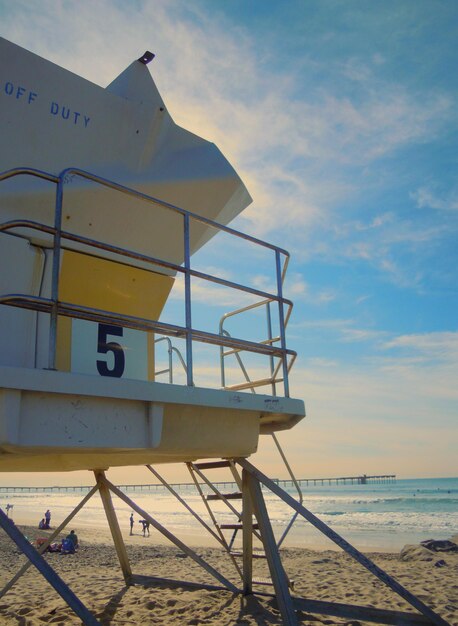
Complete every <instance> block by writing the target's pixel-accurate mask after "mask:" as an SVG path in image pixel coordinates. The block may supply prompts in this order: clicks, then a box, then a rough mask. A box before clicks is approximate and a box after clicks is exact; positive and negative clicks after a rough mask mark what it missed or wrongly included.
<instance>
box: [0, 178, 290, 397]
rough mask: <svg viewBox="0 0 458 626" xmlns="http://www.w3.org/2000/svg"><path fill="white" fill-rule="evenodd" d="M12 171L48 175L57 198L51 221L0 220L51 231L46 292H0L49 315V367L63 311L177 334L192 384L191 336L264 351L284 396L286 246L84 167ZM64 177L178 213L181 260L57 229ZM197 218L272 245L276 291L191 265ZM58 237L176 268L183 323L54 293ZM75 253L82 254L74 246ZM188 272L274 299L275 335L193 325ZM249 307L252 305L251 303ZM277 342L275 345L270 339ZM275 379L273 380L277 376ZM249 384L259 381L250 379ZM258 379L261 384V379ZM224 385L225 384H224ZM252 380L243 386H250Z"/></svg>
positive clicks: (12, 302) (13, 227)
mask: <svg viewBox="0 0 458 626" xmlns="http://www.w3.org/2000/svg"><path fill="white" fill-rule="evenodd" d="M17 176H33V177H37V178H41V179H44V180H47V181H49V182H51V183H54V184H55V185H56V200H55V210H54V225H53V226H50V225H49V224H43V223H40V222H35V221H33V220H25V219H16V220H10V221H8V222H5V223H3V224H0V232H12V231H15V233H14V234H16V235H19V236H21V237H24V238H26V239H29V237H26V236H25V235H24V234H23V233H22V234H21V233H20V232H19V229H24V228H25V229H32V230H35V231H41V232H44V233H47V234H48V235H50V236H51V237H52V252H53V258H52V281H51V297H50V298H45V297H42V296H32V295H29V294H24V293H9V294H1V295H0V304H4V305H9V306H16V307H21V308H25V309H32V310H35V311H39V312H45V313H49V315H50V331H49V353H48V367H49V369H55V368H56V350H57V326H58V318H59V316H67V317H71V318H78V319H85V320H89V321H94V322H98V323H109V324H113V325H117V326H122V327H127V328H133V329H138V330H143V331H154V332H155V333H159V334H161V335H164V336H166V337H180V338H183V339H184V340H185V343H186V359H185V361H183V365H184V366H185V371H186V381H187V385H189V386H192V385H194V371H193V347H192V344H193V341H197V342H202V343H208V344H213V345H216V346H219V347H220V348H222V349H224V350H229V351H232V352H234V354H235V353H237V354H239V353H241V352H242V351H246V352H250V353H255V354H262V355H266V356H267V357H268V358H269V359H270V362H271V363H273V362H274V359H278V365H277V368H276V369H274V370H272V371H273V373H275V376H274V377H272V376H271V379H269V384H272V378H276V377H277V374H278V372H279V371H280V369H281V370H282V377H281V381H282V382H283V386H284V395H285V396H289V383H288V373H289V370H290V368H291V366H292V364H293V362H294V360H295V358H296V353H295V352H294V351H293V350H290V349H288V348H287V347H286V338H285V324H286V322H287V319H288V318H289V316H290V314H291V309H292V306H293V305H292V302H291V301H290V300H288V299H286V298H284V297H283V279H284V274H285V271H286V268H287V265H288V260H289V254H288V252H287V251H286V250H284V249H282V248H279V247H277V246H274V245H272V244H269V243H267V242H264V241H261V240H260V239H257V238H255V237H252V236H250V235H247V234H245V233H241V232H239V231H237V230H235V229H233V228H230V227H228V226H224V225H222V224H218V223H217V222H214V221H212V220H210V219H208V218H205V217H203V216H200V215H197V214H195V213H191V212H189V211H186V210H184V209H181V208H179V207H176V206H174V205H172V204H170V203H167V202H164V201H162V200H159V199H157V198H154V197H153V196H148V195H147V194H145V193H142V192H139V191H136V190H134V189H131V188H129V187H126V186H123V185H120V184H118V183H115V182H113V181H110V180H107V179H105V178H101V177H99V176H95V175H93V174H90V173H89V172H85V171H84V170H80V169H75V168H68V169H65V170H63V171H62V172H61V173H60V174H59V176H54V175H52V174H49V173H47V172H43V171H40V170H36V169H30V168H16V169H12V170H8V171H6V172H3V173H0V182H1V181H5V180H7V179H11V178H13V177H17ZM69 177H71V178H72V179H74V178H75V177H79V178H82V179H84V180H87V181H91V182H93V183H96V184H98V185H101V186H103V187H105V188H108V189H112V190H115V191H117V192H119V193H121V194H125V195H126V196H130V197H134V198H135V199H137V200H141V201H144V202H147V203H150V204H153V205H156V206H160V207H162V208H164V209H167V210H169V211H171V212H174V213H175V214H177V215H180V216H181V217H182V220H183V253H184V262H183V264H182V265H179V264H176V263H172V262H170V261H166V260H164V259H160V258H156V257H153V256H150V255H146V254H142V253H139V252H135V251H133V250H129V249H127V248H122V247H120V246H115V245H111V244H108V243H104V242H102V241H98V240H96V239H91V238H88V237H85V236H82V235H78V234H76V233H73V232H69V231H66V230H63V229H62V207H63V196H64V185H65V182H66V181H68V179H69ZM193 222H197V223H200V224H203V225H205V226H208V227H209V228H213V229H215V230H216V231H219V232H224V233H226V234H229V235H231V236H234V237H236V238H239V239H243V240H246V241H249V242H251V243H252V244H254V245H257V246H260V247H262V248H265V249H268V250H271V251H272V253H273V254H274V260H275V274H276V292H275V293H268V292H266V291H262V290H260V289H255V288H253V287H249V286H246V285H242V284H240V283H236V282H233V281H230V280H227V279H224V278H221V277H218V276H215V275H212V274H207V273H204V272H201V271H198V270H196V269H193V268H192V265H191V252H190V226H191V223H193ZM63 242H73V243H77V244H81V245H82V246H85V247H86V246H87V247H88V248H89V249H90V250H91V251H92V254H94V251H97V250H102V251H105V252H106V253H109V254H113V255H119V256H120V257H125V258H128V259H131V260H136V261H139V262H141V263H142V264H148V265H150V266H154V267H155V268H158V267H159V268H164V269H165V270H168V271H169V272H170V271H172V272H174V273H177V274H181V275H183V277H184V304H185V325H184V326H181V325H176V324H168V323H165V322H162V321H159V320H154V319H145V318H140V317H135V316H131V315H124V314H121V313H118V312H113V311H108V310H103V309H96V308H91V307H87V306H80V305H77V304H74V303H71V302H63V301H61V300H60V298H59V270H60V262H61V253H62V247H63ZM79 252H80V253H82V254H85V252H82V251H81V250H79ZM86 254H87V253H86ZM193 278H196V279H200V280H204V281H207V282H210V283H213V284H217V285H220V286H223V287H228V288H231V289H235V290H237V291H240V292H244V293H247V294H251V295H253V296H256V297H258V298H261V299H262V302H260V303H257V304H255V305H253V306H262V305H263V304H264V305H265V303H266V302H268V303H269V306H270V304H271V303H272V304H273V303H276V305H277V307H278V319H279V336H278V337H276V338H272V339H269V340H268V341H263V342H254V341H248V340H245V339H241V338H237V337H230V336H229V335H227V334H224V333H223V334H221V333H220V334H217V333H210V332H206V331H202V330H198V329H195V328H193V326H192V289H191V280H192V279H193ZM285 306H286V307H287V313H286V316H285V312H284V307H285ZM250 308H251V307H250ZM237 312H238V311H236V312H233V313H232V314H231V313H229V314H227V316H230V315H234V314H237ZM275 344H279V345H275ZM279 380H280V379H278V380H276V382H279ZM253 384H258V383H256V382H254V383H253ZM259 384H266V383H265V381H264V382H263V383H259ZM223 386H224V385H223ZM250 386H251V384H250V385H249V386H248V387H247V388H249V387H250Z"/></svg>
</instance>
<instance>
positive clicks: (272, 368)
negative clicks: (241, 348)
mask: <svg viewBox="0 0 458 626" xmlns="http://www.w3.org/2000/svg"><path fill="white" fill-rule="evenodd" d="M266 312H267V338H268V339H269V342H270V343H269V346H271V345H272V337H273V335H272V315H271V313H270V302H267V304H266ZM269 364H270V377H271V379H272V395H273V396H276V395H277V387H276V385H275V380H274V372H275V364H274V357H273V356H272V355H271V356H269Z"/></svg>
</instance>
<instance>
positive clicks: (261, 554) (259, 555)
mask: <svg viewBox="0 0 458 626" xmlns="http://www.w3.org/2000/svg"><path fill="white" fill-rule="evenodd" d="M231 554H232V556H239V557H242V556H243V552H240V551H238V550H236V551H235V552H231ZM252 557H253V559H267V556H266V553H265V552H262V551H259V552H258V551H255V552H253V554H252Z"/></svg>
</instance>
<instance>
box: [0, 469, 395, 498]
mask: <svg viewBox="0 0 458 626" xmlns="http://www.w3.org/2000/svg"><path fill="white" fill-rule="evenodd" d="M273 482H275V483H276V484H277V485H278V486H279V487H283V488H284V489H287V488H288V487H293V486H294V483H293V482H292V480H291V479H281V478H276V479H274V481H273ZM297 482H298V483H299V485H300V486H301V487H316V486H332V485H369V484H390V483H395V482H396V474H380V475H378V476H368V475H366V474H362V475H360V476H337V477H333V478H299V479H298V480H297ZM213 484H214V485H215V486H216V487H218V488H222V489H225V488H229V487H231V486H233V485H234V483H233V482H230V481H227V482H215V483H213ZM171 487H173V488H174V489H175V490H177V491H188V490H193V489H194V488H195V485H194V483H172V484H171ZM92 488H93V485H53V486H46V487H32V486H11V485H10V486H3V487H2V486H0V494H1V493H13V492H14V493H66V492H68V493H75V492H83V493H84V492H87V491H90V490H91V489H92ZM118 488H119V489H122V490H124V491H158V490H159V491H160V490H162V489H164V487H163V485H161V484H160V483H150V484H137V485H136V484H132V485H118Z"/></svg>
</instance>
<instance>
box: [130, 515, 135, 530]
mask: <svg viewBox="0 0 458 626" xmlns="http://www.w3.org/2000/svg"><path fill="white" fill-rule="evenodd" d="M133 529H134V514H133V513H131V514H130V534H131V535H133V534H134V533H133V532H132V531H133Z"/></svg>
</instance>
